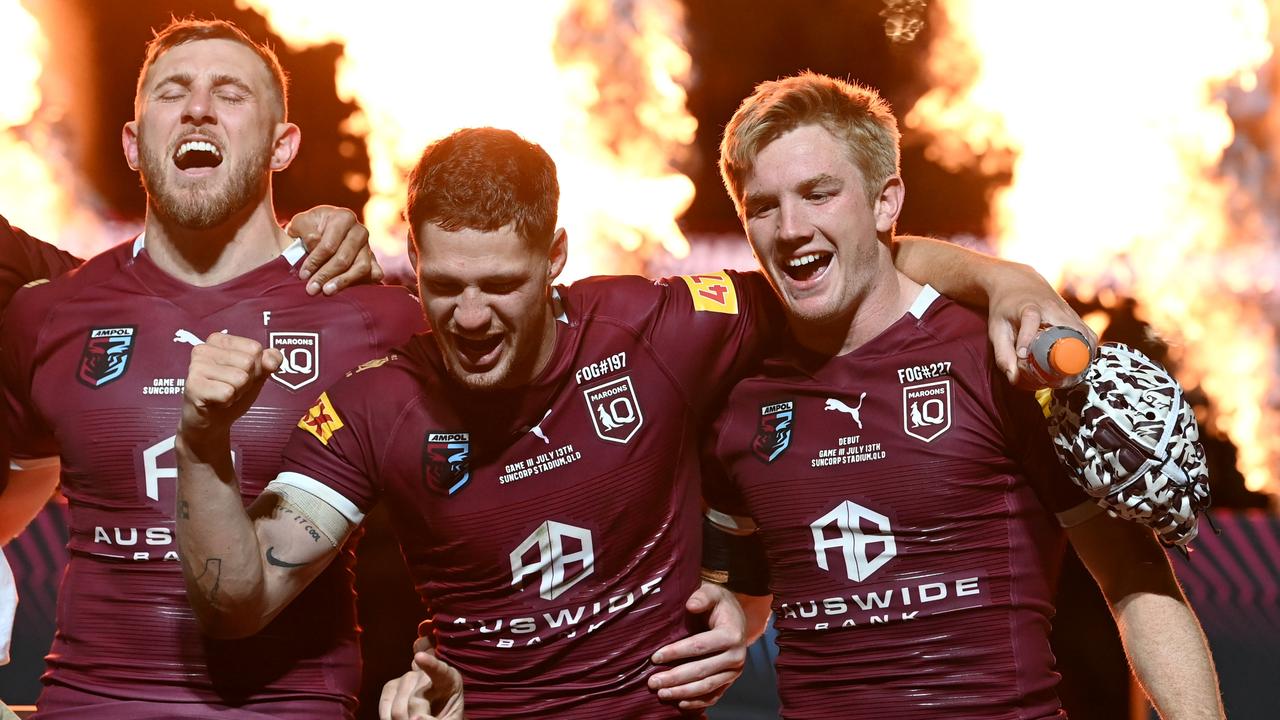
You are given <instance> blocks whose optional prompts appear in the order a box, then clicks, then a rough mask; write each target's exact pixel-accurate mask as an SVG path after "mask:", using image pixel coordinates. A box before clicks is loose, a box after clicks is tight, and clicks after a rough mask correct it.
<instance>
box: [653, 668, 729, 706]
mask: <svg viewBox="0 0 1280 720" xmlns="http://www.w3.org/2000/svg"><path fill="white" fill-rule="evenodd" d="M741 672H742V668H740V667H739V668H729V669H725V668H719V669H714V668H708V669H704V670H703V671H702V672H699V673H698V674H697V675H696V676H690V677H689V678H688V679H687V680H685V681H684V682H680V683H676V684H674V685H671V686H669V687H662V688H659V689H658V697H659V698H661V699H663V700H696V699H698V698H701V697H705V696H707V695H710V694H713V693H715V692H717V691H722V690H723V689H724V688H725V687H726V686H728V685H729V684H730V683H732V682H733V681H734V680H735V679H737V677H738V675H739V674H740V673H741Z"/></svg>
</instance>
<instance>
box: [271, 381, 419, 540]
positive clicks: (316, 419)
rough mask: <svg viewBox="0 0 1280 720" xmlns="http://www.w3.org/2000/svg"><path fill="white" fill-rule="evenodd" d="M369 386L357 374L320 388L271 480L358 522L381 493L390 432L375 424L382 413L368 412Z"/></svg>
mask: <svg viewBox="0 0 1280 720" xmlns="http://www.w3.org/2000/svg"><path fill="white" fill-rule="evenodd" d="M353 380H354V381H353ZM370 390H371V389H370V388H369V387H368V383H367V382H366V381H365V378H362V377H359V375H357V376H356V377H355V378H347V379H345V380H342V381H339V382H338V383H337V384H335V385H334V386H333V387H331V388H329V389H328V390H327V391H325V392H322V393H320V397H319V398H317V399H316V401H315V403H314V404H312V406H311V407H310V408H308V409H307V411H306V413H305V414H303V416H302V417H301V418H300V419H299V420H298V423H297V425H296V426H295V427H294V428H293V431H292V434H291V435H290V437H289V442H288V443H287V444H286V445H285V449H284V458H283V462H282V463H281V466H280V472H279V474H278V475H277V476H276V479H275V480H274V481H273V484H274V483H283V484H286V485H290V486H293V487H296V488H299V489H301V490H305V491H307V492H309V493H311V494H312V495H315V496H317V497H319V498H320V499H321V500H324V501H325V502H327V503H329V504H330V505H332V506H333V507H334V508H336V509H337V510H338V511H339V512H341V513H342V514H343V515H344V516H346V518H347V519H348V520H350V521H351V522H352V523H353V524H357V525H358V524H360V522H361V521H363V520H364V515H365V513H367V512H368V511H369V509H370V508H372V507H373V505H374V503H375V502H377V499H378V496H379V495H380V494H381V486H380V483H379V481H378V479H379V477H380V475H379V466H380V460H381V456H382V453H383V452H384V450H385V448H386V441H387V438H388V436H389V433H387V432H380V429H379V428H377V427H375V424H376V420H377V419H378V418H379V417H385V415H382V414H375V413H374V412H373V410H374V409H375V408H374V407H373V403H372V402H371V398H372V397H374V396H375V395H374V394H373V393H371V392H370ZM382 397H393V396H392V395H383V396H382ZM381 410H382V412H383V413H386V412H390V413H392V415H393V416H394V414H395V411H394V408H381Z"/></svg>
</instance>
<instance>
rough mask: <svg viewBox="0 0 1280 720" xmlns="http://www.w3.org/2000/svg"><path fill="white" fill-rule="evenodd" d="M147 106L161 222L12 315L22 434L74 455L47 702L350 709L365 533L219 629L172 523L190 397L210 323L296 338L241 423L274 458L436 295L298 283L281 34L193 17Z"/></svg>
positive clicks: (145, 122)
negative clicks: (274, 187) (300, 420)
mask: <svg viewBox="0 0 1280 720" xmlns="http://www.w3.org/2000/svg"><path fill="white" fill-rule="evenodd" d="M135 113H136V115H135V119H134V120H133V121H130V122H129V123H127V124H126V125H125V128H124V133H123V138H122V140H123V145H124V151H125V156H126V158H127V160H128V161H129V164H130V166H132V167H134V168H135V169H137V170H138V171H139V173H140V174H141V177H142V181H143V185H144V187H145V188H146V190H147V214H146V218H145V222H144V232H143V233H142V234H141V235H140V236H139V237H137V238H136V239H135V240H134V241H132V242H129V243H125V244H123V245H120V246H117V247H116V248H114V249H112V250H109V251H107V252H105V253H103V254H102V255H99V256H98V257H96V258H93V259H92V260H89V261H87V262H86V263H84V264H83V265H82V266H81V267H79V268H78V269H76V270H74V271H72V272H69V273H67V274H65V275H63V276H61V277H59V278H57V279H55V280H53V281H51V282H48V283H44V284H40V285H36V286H33V287H28V288H26V289H24V290H21V291H19V292H18V293H17V295H16V296H15V297H14V300H13V302H12V304H11V306H10V308H9V312H8V314H7V315H6V317H5V323H4V328H3V331H2V333H0V343H2V345H3V347H2V348H0V352H2V356H0V374H2V377H3V381H4V385H5V388H4V390H5V396H6V401H7V402H6V405H7V410H8V413H9V421H10V431H11V434H12V439H13V452H14V454H15V456H16V457H17V458H18V464H19V465H25V466H27V467H28V468H30V470H29V471H28V473H30V472H36V473H39V472H43V473H45V475H46V476H48V477H49V481H50V483H51V484H52V482H56V480H57V474H58V471H59V466H60V468H61V485H62V491H63V494H64V496H66V498H67V500H68V503H69V507H70V525H71V528H70V530H71V540H70V543H69V551H70V554H71V559H70V562H69V564H68V567H67V571H66V574H65V576H64V578H63V583H62V587H61V590H60V593H59V599H58V603H59V607H58V630H57V636H56V638H55V640H54V645H53V648H52V651H51V653H50V655H49V657H48V667H49V670H48V672H47V673H46V675H45V677H44V683H45V686H46V687H45V690H44V692H43V693H42V695H41V697H40V702H39V707H40V711H39V713H38V717H40V718H50V719H54V718H68V717H85V716H86V715H92V716H93V717H95V718H106V719H112V718H129V719H130V720H137V719H139V718H149V717H157V718H158V717H164V718H175V717H210V716H212V715H214V714H216V715H217V716H218V717H228V718H263V717H297V718H317V717H350V716H352V714H353V713H354V707H355V693H356V690H357V688H358V687H359V682H360V674H359V647H358V643H357V637H356V634H357V629H356V623H355V615H354V603H353V599H354V595H353V592H352V589H351V577H350V574H351V573H350V552H349V549H348V550H346V551H344V560H343V561H342V562H340V563H337V564H335V565H334V567H333V568H331V570H330V572H329V573H327V574H326V575H325V576H324V577H323V578H322V580H321V581H320V582H318V583H317V587H316V588H315V590H314V591H313V592H311V593H308V594H307V596H305V597H303V598H300V600H299V602H298V603H297V604H295V606H294V607H292V608H290V610H289V612H287V613H283V614H281V616H280V617H279V618H277V619H276V621H275V622H274V623H273V624H272V625H271V626H270V627H269V628H267V629H265V630H264V631H263V632H261V633H259V634H257V635H255V636H254V637H252V638H248V639H245V640H243V641H240V642H218V641H211V640H209V639H207V638H204V637H202V636H201V634H200V632H199V628H198V627H197V624H196V621H195V618H194V617H193V616H192V614H191V610H190V607H189V606H188V604H187V600H186V597H185V592H184V588H183V583H182V579H181V571H180V569H179V567H178V565H179V557H178V553H177V545H176V542H175V539H174V531H173V527H174V504H173V498H174V493H173V478H174V476H175V474H176V472H175V469H174V465H173V445H174V426H175V425H176V423H177V418H178V410H177V408H178V406H179V395H181V393H182V392H183V380H184V378H185V376H186V368H187V365H188V363H189V357H190V352H191V349H192V347H193V346H199V345H201V344H203V343H204V342H205V338H207V337H208V336H210V335H211V334H215V335H220V334H221V333H223V332H236V333H238V334H240V335H249V336H253V337H258V338H260V339H261V340H262V342H263V343H264V344H266V345H271V346H274V347H277V348H279V349H280V350H281V352H282V353H283V354H284V358H285V362H284V363H282V364H281V365H280V367H279V368H278V369H277V371H276V372H275V373H274V374H273V375H272V379H271V385H272V387H271V388H270V389H268V390H266V391H264V393H263V395H262V396H261V398H260V399H259V400H258V402H257V403H255V404H254V405H253V407H252V408H244V410H246V411H247V418H248V419H249V422H247V423H246V424H245V425H244V426H243V427H242V428H241V429H240V431H238V432H237V434H236V437H235V438H234V439H233V440H232V446H233V448H234V453H235V462H236V463H237V464H238V465H240V466H241V467H244V468H245V469H246V470H247V471H248V472H249V473H250V474H251V475H252V476H255V477H261V476H264V475H269V474H271V473H273V472H274V469H275V468H276V466H277V465H278V463H279V455H280V450H281V448H282V446H283V444H284V441H285V439H286V437H287V434H288V429H289V428H290V427H292V426H293V425H294V424H296V422H297V417H298V415H299V414H301V412H302V410H303V409H304V408H305V407H306V405H307V404H308V403H309V402H310V398H311V395H312V392H313V389H314V388H316V387H323V386H325V385H327V384H328V383H330V382H331V381H332V380H334V379H336V378H337V377H338V376H339V375H340V374H341V373H342V372H344V371H345V370H346V368H348V367H350V366H352V365H355V364H357V363H359V362H361V361H363V360H366V359H368V358H369V357H374V356H378V355H381V354H383V353H385V352H386V351H387V349H388V348H390V347H392V346H393V345H395V344H398V343H400V342H403V341H404V340H405V339H406V338H408V337H409V336H410V335H411V334H412V333H413V332H414V331H415V330H417V329H419V328H420V327H421V316H420V312H419V310H418V307H417V305H416V303H414V302H413V300H412V297H411V296H410V295H409V294H408V293H406V292H404V291H403V290H402V289H398V288H378V287H360V288H355V289H352V290H348V291H346V292H344V293H342V294H341V295H339V296H335V297H322V298H311V297H309V296H308V291H307V290H306V289H305V288H304V285H303V283H302V282H299V279H298V275H299V267H300V263H301V258H302V255H303V253H304V249H303V247H302V245H301V243H300V242H297V241H294V240H293V239H292V238H290V237H289V235H288V234H286V232H285V231H283V230H282V229H281V228H280V227H279V226H278V225H277V224H276V219H275V212H274V208H273V205H272V197H271V174H272V173H274V172H276V171H280V170H283V169H285V168H286V167H288V165H289V164H290V162H291V161H292V160H293V158H294V155H295V154H296V152H297V149H298V144H299V137H300V134H299V131H298V128H297V127H296V126H294V125H292V124H291V123H289V122H287V120H286V92H285V87H284V83H283V74H282V73H281V72H280V70H279V64H278V63H277V62H276V61H275V59H274V55H273V54H272V53H271V52H270V50H268V49H266V48H265V47H263V46H260V45H258V44H256V43H254V42H253V41H252V40H250V39H249V38H248V37H247V36H245V35H244V33H243V32H241V31H240V30H239V29H238V28H236V27H235V26H233V25H231V24H229V23H225V22H221V21H210V22H203V21H190V20H188V21H176V22H174V23H172V24H171V25H169V26H168V27H167V28H165V29H164V30H162V31H161V32H160V33H159V34H157V36H156V39H155V40H154V41H153V43H152V45H151V46H150V48H149V52H148V55H147V61H146V63H145V64H144V66H143V70H142V72H141V74H140V77H139V82H138V95H137V98H136V102H135ZM331 284H332V283H331V282H324V283H323V285H324V286H326V287H325V290H326V292H328V291H331V290H333V289H335V288H333V287H328V286H330V285H331ZM55 457H56V458H57V460H56V461H55V462H52V463H50V462H47V461H46V460H44V459H45V458H55ZM24 474H27V473H24ZM15 482H21V483H22V484H24V485H26V484H27V483H28V482H29V481H28V480H27V479H25V478H24V479H23V480H21V481H19V480H17V479H16V478H15V479H11V482H10V489H12V487H13V486H14V484H15ZM260 489H261V488H260V485H259V486H254V485H251V484H249V485H246V487H245V488H244V499H246V500H247V499H251V498H252V497H254V496H255V495H256V494H257V492H258V490H260ZM8 495H9V493H4V494H0V503H5V504H8V503H9V501H10V500H11V499H12V498H11V497H6V496H8ZM45 496H46V497H47V492H46V494H45ZM282 512H284V510H282Z"/></svg>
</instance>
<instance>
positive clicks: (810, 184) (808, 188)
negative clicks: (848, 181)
mask: <svg viewBox="0 0 1280 720" xmlns="http://www.w3.org/2000/svg"><path fill="white" fill-rule="evenodd" d="M832 183H834V184H836V185H837V186H840V187H843V186H844V181H842V180H841V179H840V178H838V177H836V176H834V175H829V174H827V173H821V174H818V175H814V176H813V177H811V178H805V179H804V180H801V181H800V182H799V183H797V184H796V186H795V189H796V192H797V193H798V194H800V195H804V194H807V193H810V192H813V191H814V190H815V189H817V188H819V187H821V186H823V185H828V184H832ZM773 197H774V194H773V193H767V192H751V193H747V195H746V197H744V198H743V199H742V206H743V207H744V208H750V207H752V206H753V205H758V204H759V203H761V202H764V201H765V200H769V199H771V198H773Z"/></svg>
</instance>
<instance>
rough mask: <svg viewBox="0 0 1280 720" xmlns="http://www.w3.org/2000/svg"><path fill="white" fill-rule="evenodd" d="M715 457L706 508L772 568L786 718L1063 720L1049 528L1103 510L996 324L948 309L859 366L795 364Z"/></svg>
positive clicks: (784, 366)
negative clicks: (1081, 508) (753, 534)
mask: <svg viewBox="0 0 1280 720" xmlns="http://www.w3.org/2000/svg"><path fill="white" fill-rule="evenodd" d="M788 413H789V414H788ZM714 437H715V447H714V455H715V459H716V460H718V462H719V463H720V465H721V466H722V468H723V470H724V474H719V473H713V472H710V471H709V472H708V479H707V485H708V487H707V495H708V501H709V502H710V504H711V505H712V507H713V508H715V509H717V510H720V511H721V512H725V513H729V514H732V515H738V516H750V517H753V518H754V520H755V521H756V523H757V524H758V525H759V527H760V533H761V535H762V537H763V541H764V545H765V548H766V552H767V555H768V562H769V570H770V589H771V591H772V593H773V594H774V611H775V613H776V620H775V626H776V627H777V630H778V647H779V653H780V654H779V657H778V661H777V670H778V682H779V693H780V695H781V699H782V704H783V715H784V717H787V718H887V717H892V718H902V719H904V720H914V719H917V718H919V719H923V718H959V717H973V718H978V717H980V718H1045V717H1061V714H1060V709H1059V703H1058V699H1057V696H1056V693H1055V685H1056V683H1057V679H1058V676H1057V675H1056V673H1055V672H1054V670H1053V665H1054V658H1053V655H1052V653H1051V651H1050V648H1049V640H1048V635H1049V619H1050V617H1051V615H1052V613H1053V608H1052V606H1051V598H1052V585H1053V583H1054V578H1055V576H1056V572H1057V565H1058V557H1059V555H1060V553H1061V550H1062V547H1063V534H1062V532H1061V530H1060V529H1059V528H1058V525H1057V523H1056V520H1055V519H1054V517H1053V516H1052V515H1051V513H1050V511H1062V510H1066V509H1069V508H1071V507H1075V506H1076V505H1078V504H1079V503H1081V502H1084V501H1086V500H1087V498H1085V497H1084V496H1083V495H1082V494H1081V493H1080V492H1079V491H1078V490H1077V489H1076V488H1075V486H1074V485H1072V484H1071V483H1070V482H1069V481H1068V480H1067V479H1066V478H1065V477H1063V476H1062V475H1061V471H1060V470H1059V469H1058V467H1057V463H1056V460H1055V458H1054V456H1053V451H1052V448H1051V447H1050V445H1049V439H1048V435H1047V433H1046V431H1045V428H1044V418H1043V416H1042V415H1041V413H1040V409H1039V406H1038V405H1037V404H1036V403H1035V401H1034V399H1033V398H1032V397H1031V396H1030V395H1029V394H1024V393H1018V392H1014V391H1010V390H1007V389H1006V383H1005V381H1004V379H1003V377H1002V376H1000V375H999V374H998V372H997V371H996V370H995V368H994V362H993V358H992V353H991V351H990V348H989V346H988V344H987V340H986V323H985V320H984V319H983V318H982V317H980V316H978V315H975V314H974V313H972V312H970V311H968V310H966V309H964V308H961V307H960V306H958V305H956V304H954V303H952V302H950V301H948V300H946V299H945V298H941V297H939V298H936V299H935V300H934V301H933V302H932V304H931V306H930V307H929V308H928V309H927V310H926V311H924V312H923V313H922V318H921V319H917V318H916V317H915V316H913V315H911V314H907V315H905V316H904V317H903V318H902V319H900V320H899V321H897V322H896V323H895V324H893V325H892V326H890V327H889V328H888V329H886V330H885V331H884V333H882V334H881V335H880V336H878V337H876V338H875V339H873V340H872V341H870V342H869V343H867V344H866V345H864V346H863V347H861V348H859V349H858V350H856V351H854V352H852V353H849V354H847V355H844V356H841V357H835V358H831V357H819V356H816V355H813V354H809V353H806V352H803V351H793V352H791V353H789V354H787V353H779V354H777V355H776V356H775V357H773V358H772V359H770V360H767V361H766V362H765V364H764V365H763V367H762V371H761V373H760V374H759V375H757V376H755V377H752V378H750V379H748V380H746V381H743V382H742V383H740V384H738V386H737V387H736V388H735V389H734V390H733V392H732V395H731V399H730V402H729V405H728V407H727V408H726V410H725V412H724V414H723V415H722V416H721V418H720V419H719V421H717V425H716V434H715V436H714ZM824 565H825V567H824Z"/></svg>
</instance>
